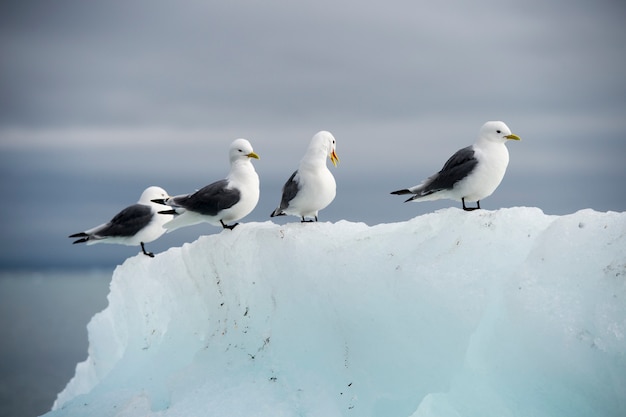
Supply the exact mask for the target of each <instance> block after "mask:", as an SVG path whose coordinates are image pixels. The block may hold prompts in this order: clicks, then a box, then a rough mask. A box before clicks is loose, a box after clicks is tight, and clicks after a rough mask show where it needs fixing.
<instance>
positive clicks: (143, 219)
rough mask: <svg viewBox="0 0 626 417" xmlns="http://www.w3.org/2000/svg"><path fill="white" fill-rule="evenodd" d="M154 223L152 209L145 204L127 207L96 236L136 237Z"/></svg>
mask: <svg viewBox="0 0 626 417" xmlns="http://www.w3.org/2000/svg"><path fill="white" fill-rule="evenodd" d="M150 221H152V209H151V208H150V207H149V206H146V205H144V204H133V205H132V206H128V207H126V208H125V209H124V210H122V211H120V212H119V213H118V214H116V215H115V217H113V219H111V221H110V222H109V223H107V224H106V225H105V226H104V227H103V228H102V229H100V230H98V231H97V232H95V233H94V235H96V236H101V237H105V236H110V237H129V236H134V235H135V234H137V232H139V231H140V230H141V229H143V228H144V227H146V226H147V225H148V224H149V223H150Z"/></svg>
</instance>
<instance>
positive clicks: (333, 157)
mask: <svg viewBox="0 0 626 417" xmlns="http://www.w3.org/2000/svg"><path fill="white" fill-rule="evenodd" d="M330 161H331V162H332V163H333V165H334V166H337V164H338V163H339V157H338V156H337V154H336V153H335V150H334V149H333V151H332V152H331V153H330Z"/></svg>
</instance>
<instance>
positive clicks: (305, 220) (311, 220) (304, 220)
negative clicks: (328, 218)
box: [300, 216, 317, 223]
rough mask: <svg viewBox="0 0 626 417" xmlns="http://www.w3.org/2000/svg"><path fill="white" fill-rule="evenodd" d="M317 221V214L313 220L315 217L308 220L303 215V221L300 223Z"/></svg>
mask: <svg viewBox="0 0 626 417" xmlns="http://www.w3.org/2000/svg"><path fill="white" fill-rule="evenodd" d="M316 221H317V216H315V220H313V219H310V220H307V219H305V218H304V216H302V221H301V222H300V223H313V222H316Z"/></svg>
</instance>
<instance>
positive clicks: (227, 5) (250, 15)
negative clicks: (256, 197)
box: [0, 0, 626, 267]
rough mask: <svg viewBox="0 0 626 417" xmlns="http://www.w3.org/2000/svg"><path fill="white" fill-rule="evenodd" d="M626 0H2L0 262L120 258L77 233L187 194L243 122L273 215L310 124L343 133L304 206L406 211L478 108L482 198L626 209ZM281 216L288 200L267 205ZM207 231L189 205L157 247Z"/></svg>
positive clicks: (260, 211) (263, 215)
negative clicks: (405, 194)
mask: <svg viewBox="0 0 626 417" xmlns="http://www.w3.org/2000/svg"><path fill="white" fill-rule="evenodd" d="M624 22H626V5H625V4H624V2H623V1H596V2H587V1H550V0H548V1H546V0H530V1H524V2H519V1H496V0H478V1H473V2H466V1H461V0H456V1H449V2H423V1H417V0H406V1H397V0H390V1H384V2H382V1H381V2H372V1H369V2H363V1H337V0H334V1H325V0H322V1H319V0H318V1H315V2H311V1H305V2H291V3H287V2H278V1H273V0H266V1H263V2H254V1H230V2H217V1H213V2H209V1H186V0H185V1H149V0H145V1H144V0H141V1H132V0H131V1H100V2H86V1H79V0H76V1H66V0H61V1H54V2H51V1H28V0H26V1H19V2H18V1H12V2H2V4H1V5H0V48H1V50H0V54H1V56H2V59H1V60H0V152H1V154H0V155H1V156H0V192H1V193H2V196H3V197H4V200H5V204H3V205H2V208H0V216H1V218H2V222H3V231H4V233H3V234H2V236H1V237H0V243H1V244H2V247H3V250H2V252H1V253H0V267H11V266H27V265H32V266H46V265H54V266H65V265H79V266H89V265H100V264H111V263H113V264H115V263H120V262H122V261H123V260H124V258H125V257H127V256H129V255H132V254H134V253H136V250H135V249H133V248H127V247H107V246H104V245H98V246H91V247H78V246H72V245H71V244H70V242H71V241H70V240H69V239H67V235H69V234H70V233H74V232H78V231H82V230H84V229H87V228H89V227H92V226H95V225H98V224H100V223H103V222H105V221H108V220H109V219H110V218H111V217H112V216H113V215H114V214H116V213H117V212H118V211H119V210H120V209H122V208H123V207H125V206H126V205H129V204H131V203H133V202H135V201H136V200H137V199H138V198H139V195H140V194H141V192H142V191H143V189H144V188H146V187H147V186H149V185H160V186H162V187H164V188H165V189H166V190H167V191H168V192H170V194H181V193H186V192H191V191H193V190H195V189H197V188H200V187H202V186H204V185H206V184H208V183H210V182H212V181H214V180H217V179H220V178H223V177H224V176H225V175H226V173H227V171H228V161H227V152H228V146H229V144H230V142H231V141H232V140H233V139H235V138H238V137H245V138H247V139H249V140H250V141H251V143H252V145H253V146H254V148H255V151H256V152H257V153H258V154H259V155H260V156H261V160H259V161H254V163H255V166H256V167H257V171H258V172H259V175H260V176H261V181H262V190H261V200H260V202H259V205H258V206H257V209H256V210H255V211H254V212H253V213H252V214H251V215H250V216H248V217H247V218H246V219H245V220H247V221H266V220H269V213H270V212H271V211H272V210H273V209H274V208H275V206H276V205H277V204H278V202H279V199H280V188H281V186H282V183H283V182H284V181H285V180H286V179H287V177H288V176H289V175H290V174H291V172H292V171H293V170H294V169H295V168H296V167H297V164H298V161H299V160H300V158H301V157H302V154H303V153H304V150H305V149H306V146H307V145H308V142H309V140H310V138H311V137H312V136H313V135H314V134H315V133H316V132H317V131H319V130H322V129H324V130H330V131H331V132H332V133H333V134H334V135H335V137H336V139H337V142H338V147H337V153H338V154H339V157H340V159H341V163H340V165H339V167H337V168H332V170H333V173H334V174H335V177H336V179H337V182H338V196H337V198H336V200H335V202H334V203H333V204H332V205H331V206H330V207H329V208H327V209H326V210H324V211H323V212H321V213H320V220H323V221H338V220H341V219H348V220H351V221H364V222H366V223H368V224H377V223H382V222H391V221H401V220H406V219H410V218H412V217H414V216H416V215H420V214H424V213H428V212H432V211H435V210H437V209H439V208H442V207H449V206H459V204H458V203H456V202H453V201H443V202H424V203H415V204H404V203H402V201H403V199H402V198H401V197H397V196H391V195H389V194H388V193H389V191H392V190H394V189H397V188H402V187H407V186H411V185H415V184H417V183H419V182H420V181H421V180H422V179H423V178H425V177H427V176H428V175H431V174H432V173H434V172H436V171H438V170H439V169H440V168H441V166H442V165H443V163H444V162H445V160H446V159H447V158H448V157H449V156H450V155H451V154H452V153H453V152H455V151H456V150H457V149H459V148H461V147H464V146H467V145H469V144H471V143H473V141H474V140H475V138H476V134H477V132H478V130H479V128H480V126H481V125H482V124H483V123H484V122H486V121H488V120H503V121H505V122H506V123H507V124H508V125H509V127H510V128H511V130H512V131H513V133H516V134H517V135H519V136H520V137H522V142H514V143H508V147H509V151H510V154H511V162H510V164H509V169H508V171H507V174H506V176H505V179H504V181H503V183H502V184H501V186H500V188H499V189H498V190H497V191H496V192H495V193H494V195H493V196H491V197H489V198H487V199H485V200H484V201H483V202H482V204H481V205H482V206H483V207H484V208H486V209H491V210H493V209H498V208H501V207H512V206H536V207H539V208H540V209H542V210H543V211H544V212H546V213H548V214H568V213H572V212H575V211H577V210H580V209H585V208H593V209H595V210H599V211H607V210H615V211H624V210H626V185H625V183H626V145H625V143H626V142H625V141H626V76H625V75H624V74H626V26H625V25H624ZM274 221H276V222H280V223H284V222H286V221H297V219H296V218H281V219H279V220H274ZM217 232H220V229H218V228H215V227H212V226H209V225H200V226H194V227H190V228H186V229H184V230H181V231H176V232H173V233H171V234H170V235H168V236H165V237H163V238H161V239H160V240H159V241H157V242H154V243H152V244H149V245H148V249H151V250H155V251H161V250H164V249H166V248H168V247H170V246H174V245H180V244H181V243H183V242H187V241H192V240H193V239H195V238H196V237H197V236H198V235H200V234H208V233H217Z"/></svg>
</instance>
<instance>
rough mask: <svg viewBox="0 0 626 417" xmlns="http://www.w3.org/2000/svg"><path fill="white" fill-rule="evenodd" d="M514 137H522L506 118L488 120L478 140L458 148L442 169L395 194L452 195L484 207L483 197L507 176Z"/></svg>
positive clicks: (436, 197) (417, 198) (415, 198)
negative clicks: (509, 148)
mask: <svg viewBox="0 0 626 417" xmlns="http://www.w3.org/2000/svg"><path fill="white" fill-rule="evenodd" d="M510 139H512V140H520V138H519V136H517V135H514V134H512V133H511V130H510V129H509V128H508V126H507V125H506V124H504V122H487V123H485V124H484V125H483V127H481V128H480V132H479V133H478V140H477V141H476V143H474V144H473V145H471V146H468V147H466V148H463V149H460V150H458V151H457V152H456V153H455V154H454V155H452V156H451V157H450V159H448V161H447V162H446V163H445V164H444V166H443V168H442V169H441V171H439V172H438V173H436V174H434V175H431V176H430V177H428V178H427V179H426V180H424V181H423V182H422V183H421V184H419V185H415V186H413V187H411V188H405V189H402V190H398V191H393V192H392V193H391V194H398V195H402V194H414V195H413V196H412V197H411V198H409V199H408V200H406V201H430V200H439V199H442V198H449V199H451V200H456V201H461V202H462V203H463V210H466V211H471V210H476V209H480V200H482V199H483V198H485V197H488V196H490V195H491V194H492V193H493V192H494V191H495V190H496V188H498V185H500V182H502V178H504V173H505V171H506V167H507V165H508V164H509V151H508V150H507V148H506V146H505V145H504V144H505V142H506V141H508V140H510ZM466 201H468V202H473V201H475V202H476V207H467V206H466V205H465V202H466Z"/></svg>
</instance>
